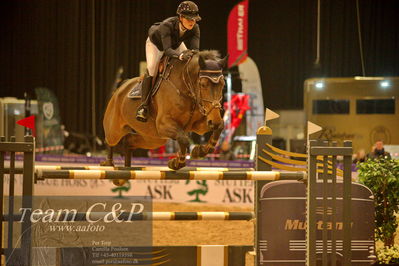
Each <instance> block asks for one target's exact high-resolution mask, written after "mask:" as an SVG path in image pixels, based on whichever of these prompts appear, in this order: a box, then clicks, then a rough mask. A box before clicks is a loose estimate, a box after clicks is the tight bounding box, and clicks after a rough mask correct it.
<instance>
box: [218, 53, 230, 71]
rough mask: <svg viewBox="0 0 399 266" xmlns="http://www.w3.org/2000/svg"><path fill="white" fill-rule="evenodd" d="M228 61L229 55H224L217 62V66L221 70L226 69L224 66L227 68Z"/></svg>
mask: <svg viewBox="0 0 399 266" xmlns="http://www.w3.org/2000/svg"><path fill="white" fill-rule="evenodd" d="M228 59H229V55H226V56H225V57H224V58H223V59H220V60H219V61H218V64H219V66H220V67H221V68H223V69H224V68H226V66H227V60H228Z"/></svg>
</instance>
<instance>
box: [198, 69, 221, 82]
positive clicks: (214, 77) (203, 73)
mask: <svg viewBox="0 0 399 266" xmlns="http://www.w3.org/2000/svg"><path fill="white" fill-rule="evenodd" d="M199 77H200V78H207V79H209V80H210V81H211V82H213V83H219V81H220V79H222V78H223V73H222V70H200V72H199Z"/></svg>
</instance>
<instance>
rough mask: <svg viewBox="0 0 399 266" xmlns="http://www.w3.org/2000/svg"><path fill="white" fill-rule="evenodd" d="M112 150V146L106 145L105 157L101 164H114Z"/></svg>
mask: <svg viewBox="0 0 399 266" xmlns="http://www.w3.org/2000/svg"><path fill="white" fill-rule="evenodd" d="M113 157H114V151H113V147H111V146H108V145H107V159H106V160H105V161H102V162H101V163H100V165H101V166H115V165H114V158H113Z"/></svg>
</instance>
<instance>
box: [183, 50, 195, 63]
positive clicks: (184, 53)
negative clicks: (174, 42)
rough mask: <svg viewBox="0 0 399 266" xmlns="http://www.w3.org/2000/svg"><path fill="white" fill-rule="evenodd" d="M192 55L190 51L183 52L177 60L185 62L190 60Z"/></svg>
mask: <svg viewBox="0 0 399 266" xmlns="http://www.w3.org/2000/svg"><path fill="white" fill-rule="evenodd" d="M193 55H194V52H193V51H192V50H185V51H183V52H182V53H181V54H180V55H179V59H180V60H181V61H186V60H188V59H190V58H191V57H192V56H193Z"/></svg>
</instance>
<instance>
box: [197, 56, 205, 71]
mask: <svg viewBox="0 0 399 266" xmlns="http://www.w3.org/2000/svg"><path fill="white" fill-rule="evenodd" d="M198 64H199V66H200V69H206V64H205V60H204V58H203V57H202V56H201V55H199V56H198Z"/></svg>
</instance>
